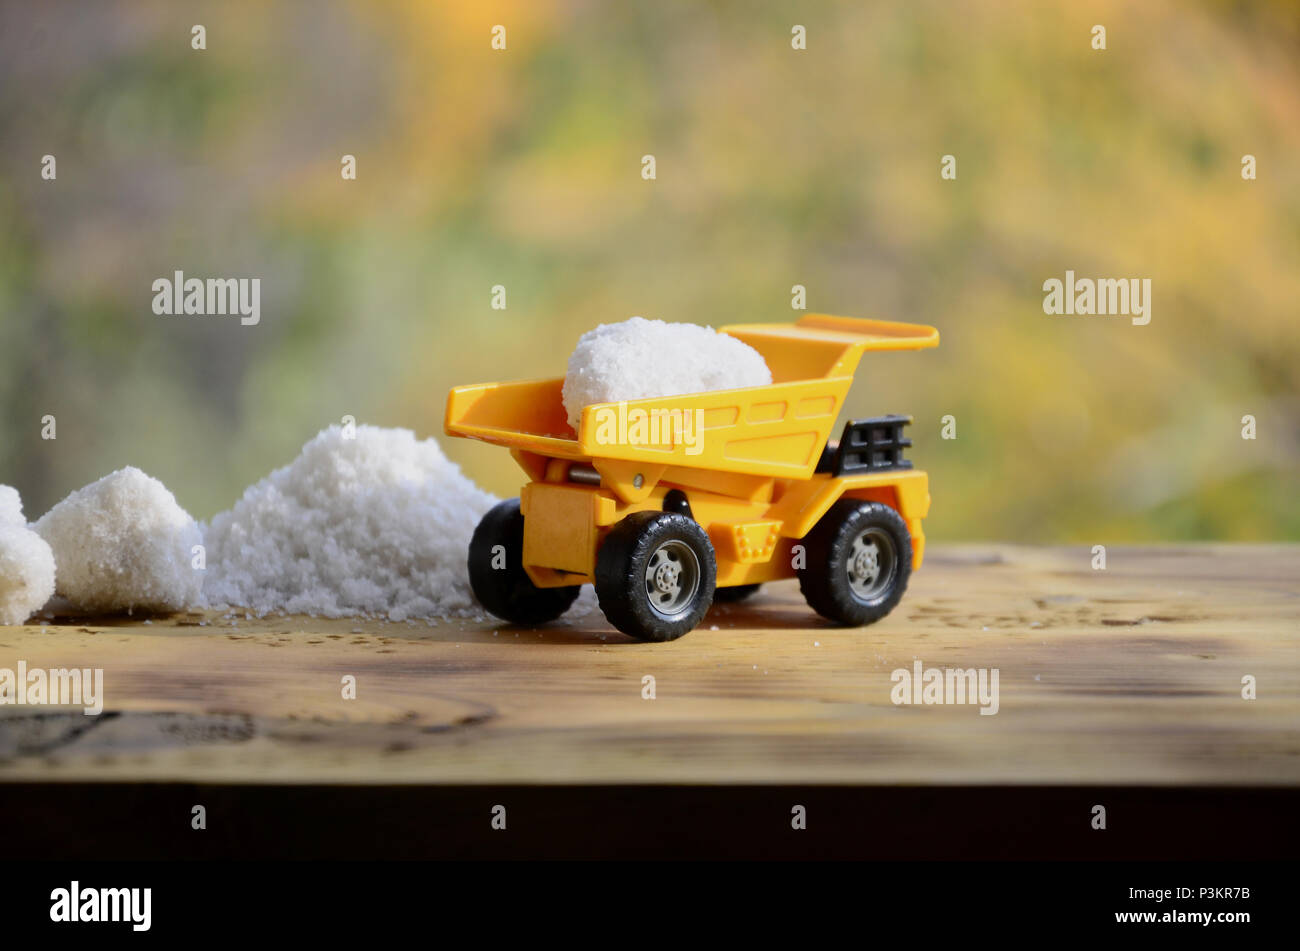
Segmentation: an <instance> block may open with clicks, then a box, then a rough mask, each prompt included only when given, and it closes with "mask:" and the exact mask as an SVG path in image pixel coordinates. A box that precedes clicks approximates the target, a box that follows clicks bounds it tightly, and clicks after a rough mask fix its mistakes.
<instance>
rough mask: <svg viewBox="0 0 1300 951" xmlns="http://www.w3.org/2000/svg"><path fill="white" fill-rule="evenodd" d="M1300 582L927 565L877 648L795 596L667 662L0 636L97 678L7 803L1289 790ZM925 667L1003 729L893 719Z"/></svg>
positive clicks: (590, 621) (291, 620)
mask: <svg viewBox="0 0 1300 951" xmlns="http://www.w3.org/2000/svg"><path fill="white" fill-rule="evenodd" d="M1298 579H1300V546H1223V545H1198V546H1189V547H1151V548H1111V549H1110V550H1109V552H1108V568H1107V570H1104V571H1094V570H1092V567H1091V553H1090V551H1089V549H1088V548H1087V547H1086V546H1081V547H1079V548H1029V547H1017V546H1012V545H1000V544H999V545H982V546H948V547H944V546H935V547H934V548H933V549H932V550H931V551H930V553H929V555H928V558H927V562H926V564H925V566H924V568H923V569H922V570H921V571H920V572H919V573H918V574H917V575H915V576H914V577H913V579H912V585H911V588H910V590H909V592H908V594H907V596H906V597H905V599H904V601H903V603H902V604H901V605H900V607H899V608H898V609H896V610H895V612H894V613H893V614H892V615H891V616H890V617H888V618H886V619H885V620H884V621H883V622H881V623H878V624H876V625H874V626H871V627H868V628H862V629H856V630H846V629H837V628H832V627H829V626H825V625H823V624H822V623H820V621H819V619H817V618H816V616H815V615H813V614H812V613H811V612H810V611H809V610H808V609H807V608H806V607H805V606H804V604H803V601H802V599H801V597H800V595H799V591H798V587H797V585H795V584H794V583H792V582H790V583H782V584H778V585H770V586H767V587H766V588H764V590H763V591H762V592H760V594H759V595H758V596H757V597H756V598H754V599H753V600H752V601H751V602H747V603H745V604H743V605H730V606H718V607H716V608H714V610H713V612H712V613H711V614H710V615H709V617H708V618H707V619H706V621H705V623H704V625H703V626H702V627H701V628H700V629H699V630H697V631H695V632H693V633H691V634H688V635H687V636H686V637H684V638H682V639H681V640H678V641H675V642H672V643H668V644H641V643H636V642H634V641H631V640H630V639H628V638H625V637H623V636H622V635H620V634H617V633H616V632H613V631H612V630H610V629H609V628H608V627H607V626H606V625H605V624H604V621H603V619H602V618H601V617H600V615H599V613H597V612H594V611H592V612H588V613H587V614H586V615H585V616H582V617H579V618H576V619H573V620H570V621H568V622H567V623H564V624H559V625H555V626H552V627H548V628H544V629H540V630H518V629H512V628H508V627H504V626H502V625H500V624H494V623H492V622H491V621H490V620H489V621H486V622H473V621H464V622H452V623H443V624H439V625H437V626H430V625H428V624H426V623H424V622H417V623H414V624H407V623H388V622H382V621H369V620H356V619H343V620H319V619H313V618H308V617H301V616H294V617H268V618H265V619H262V620H256V619H254V620H247V619H244V618H243V617H242V616H241V617H240V618H238V619H235V620H233V621H232V620H230V619H226V618H223V617H222V616H221V615H220V614H219V613H202V614H201V613H191V614H185V615H176V616H172V617H169V618H155V619H152V620H151V621H150V623H147V624H146V623H143V622H142V620H141V619H140V618H93V619H92V618H56V619H55V621H53V622H50V623H48V624H46V625H44V626H42V625H40V624H39V622H34V623H28V624H27V625H24V626H21V627H0V667H8V668H11V669H16V667H17V664H18V661H19V660H23V661H26V663H27V665H28V668H29V669H30V668H34V667H45V668H49V667H72V666H76V667H92V668H94V667H101V668H103V669H104V680H105V694H106V705H105V714H104V715H103V716H101V717H98V718H92V717H86V716H84V715H83V714H82V713H81V712H80V711H79V710H75V711H68V710H67V709H66V708H49V707H43V708H38V707H30V706H21V707H20V706H0V780H26V781H82V780H99V781H119V780H120V781H150V780H181V781H195V782H236V783H239V782H251V783H296V782H332V783H362V784H367V783H408V782H410V783H429V782H432V783H444V782H445V783H465V782H468V783H480V782H482V783H532V782H543V783H551V782H557V783H558V782H569V783H615V782H618V783H643V782H652V783H653V782H669V783H864V784H894V783H924V784H972V783H974V784H983V783H1011V784H1021V783H1026V784H1028V783H1042V784H1179V785H1183V784H1193V785H1195V784H1214V785H1222V784H1226V785H1252V786H1258V785H1264V786H1296V785H1300V730H1298V728H1300V652H1297V650H1296V644H1297V634H1298V632H1300V623H1298V622H1300V580H1298ZM580 604H581V602H580ZM202 622H206V624H204V623H202ZM714 627H716V628H717V629H716V630H714V629H713V628H714ZM915 660H920V661H921V662H922V663H923V664H924V665H925V666H926V667H927V668H928V667H959V668H971V667H974V668H997V669H998V670H999V676H1000V709H999V712H998V713H997V714H996V715H994V716H981V715H979V708H978V707H977V706H969V705H966V706H959V705H947V706H923V705H922V706H900V705H895V704H894V703H892V702H891V699H890V693H891V688H892V686H893V684H892V683H891V679H890V674H891V672H892V671H893V670H895V669H896V668H908V669H910V668H911V667H912V665H913V662H914V661H915ZM348 674H351V675H354V676H355V677H356V679H357V699H355V700H345V699H343V698H342V688H341V679H342V678H343V677H344V676H345V675H348ZM647 675H649V676H653V677H654V678H655V693H656V697H655V699H653V700H649V699H643V697H642V678H643V677H645V676H647ZM1245 675H1251V676H1253V677H1255V678H1256V680H1257V684H1258V686H1257V691H1258V698H1257V699H1255V700H1245V699H1243V698H1242V695H1241V694H1242V678H1243V676H1245Z"/></svg>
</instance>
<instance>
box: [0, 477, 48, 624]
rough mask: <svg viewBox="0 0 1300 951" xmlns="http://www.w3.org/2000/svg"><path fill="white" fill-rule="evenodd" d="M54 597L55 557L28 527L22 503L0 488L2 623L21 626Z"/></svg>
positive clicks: (13, 492)
mask: <svg viewBox="0 0 1300 951" xmlns="http://www.w3.org/2000/svg"><path fill="white" fill-rule="evenodd" d="M53 594H54V554H53V552H51V551H50V546H49V545H47V544H46V543H45V540H44V539H42V538H41V536H39V535H37V534H36V533H35V532H33V531H32V530H31V529H29V528H28V527H27V520H26V519H24V518H23V503H22V499H20V498H19V497H18V491H17V490H16V489H14V488H13V487H12V486H8V485H0V624H22V623H23V622H24V621H26V620H27V619H28V618H29V617H31V615H32V614H33V613H34V612H36V611H39V610H40V609H41V606H42V605H44V604H45V602H46V601H48V600H49V599H50V596H51V595H53Z"/></svg>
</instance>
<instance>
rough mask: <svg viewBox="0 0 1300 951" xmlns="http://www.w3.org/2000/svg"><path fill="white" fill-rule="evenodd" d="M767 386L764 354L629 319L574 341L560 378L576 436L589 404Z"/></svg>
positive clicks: (725, 339) (704, 331)
mask: <svg viewBox="0 0 1300 951" xmlns="http://www.w3.org/2000/svg"><path fill="white" fill-rule="evenodd" d="M771 382H772V373H771V371H770V370H769V369H768V367H767V363H766V362H765V361H764V360H763V357H762V355H761V354H760V353H759V352H758V351H757V350H755V349H754V348H753V347H751V346H749V344H747V343H742V342H741V341H739V340H737V339H736V338H735V337H729V336H727V335H726V334H723V333H718V332H717V331H716V330H714V329H713V328H712V327H701V326H699V325H697V324H670V323H665V322H664V321H662V320H646V319H644V318H642V317H633V318H632V319H631V320H625V321H622V322H620V323H616V324H601V325H600V326H599V327H597V328H596V329H595V330H591V331H588V332H587V333H585V334H583V335H582V337H581V338H580V339H579V340H578V346H577V347H576V348H575V349H574V351H573V355H572V356H570V357H569V368H568V372H567V373H566V374H565V377H564V390H563V397H564V409H565V411H566V412H567V413H568V415H569V425H570V426H572V427H573V431H574V432H577V431H578V426H579V424H580V422H581V420H582V409H583V407H584V406H590V405H591V404H592V403H613V402H618V401H619V400H635V399H643V398H645V397H654V396H677V395H678V394H682V393H703V392H706V391H709V390H731V389H737V388H739V387H743V386H765V385H766V384H768V383H771Z"/></svg>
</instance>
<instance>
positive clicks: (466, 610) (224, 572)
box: [204, 426, 497, 621]
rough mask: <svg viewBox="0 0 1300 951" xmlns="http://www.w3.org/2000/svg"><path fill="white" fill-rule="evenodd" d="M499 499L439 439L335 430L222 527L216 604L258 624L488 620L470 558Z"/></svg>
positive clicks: (212, 569)
mask: <svg viewBox="0 0 1300 951" xmlns="http://www.w3.org/2000/svg"><path fill="white" fill-rule="evenodd" d="M496 501H497V500H496V498H495V497H494V496H492V495H489V494H488V493H487V492H484V491H483V490H482V489H479V488H478V487H477V486H475V485H474V483H472V482H470V481H469V479H467V478H466V477H465V476H464V475H462V474H461V472H460V468H459V467H458V466H457V465H455V464H454V463H453V462H451V461H450V460H448V459H447V457H446V456H444V455H443V453H442V449H441V448H439V446H438V443H437V442H436V441H434V440H433V439H425V440H417V439H416V438H415V434H414V433H412V432H411V431H410V430H407V429H381V428H379V427H375V426H358V427H356V429H355V432H354V433H353V432H350V431H347V430H344V429H341V428H340V427H338V426H332V427H330V428H329V429H326V430H324V431H323V432H321V433H320V434H319V435H317V436H316V437H315V438H314V439H312V440H311V441H310V442H308V443H307V444H306V445H305V446H304V447H303V449H302V453H301V454H300V455H299V456H298V458H297V459H295V460H294V461H293V462H292V463H290V464H289V465H287V466H285V467H284V468H281V469H277V470H276V471H275V472H272V473H271V474H270V475H269V476H267V477H266V478H265V479H263V480H262V481H260V482H258V483H257V484H256V485H253V486H251V487H250V488H249V489H248V490H247V491H245V492H244V495H243V498H241V499H240V500H239V501H238V502H237V503H235V506H234V508H232V509H231V510H230V511H228V512H223V513H221V514H220V515H218V516H216V517H215V518H214V519H213V520H212V524H211V526H210V527H209V528H208V531H207V536H206V543H207V554H208V570H207V575H208V577H207V580H206V582H205V586H204V596H205V598H206V599H207V601H208V603H209V604H210V605H213V606H218V605H222V604H225V605H237V606H239V607H243V608H248V609H251V610H252V611H254V612H256V613H258V614H266V613H269V612H273V611H274V612H285V613H290V614H311V615H323V616H325V617H343V616H350V615H380V614H383V615H387V616H388V617H389V618H390V619H391V620H394V621H401V620H405V619H407V618H416V617H421V618H424V617H451V616H467V615H472V614H477V613H478V611H479V609H478V608H477V607H476V605H475V602H474V598H473V595H472V594H471V593H470V589H469V577H468V572H467V569H466V564H465V557H466V553H467V551H468V548H469V539H470V535H471V534H473V532H474V528H475V526H476V525H477V524H478V521H479V519H480V518H481V517H482V515H483V513H484V512H485V511H487V509H488V508H489V507H491V506H492V504H493V503H495V502H496Z"/></svg>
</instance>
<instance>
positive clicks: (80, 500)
mask: <svg viewBox="0 0 1300 951" xmlns="http://www.w3.org/2000/svg"><path fill="white" fill-rule="evenodd" d="M33 528H34V529H35V530H36V531H37V532H38V533H39V534H40V535H41V537H42V538H44V539H45V540H46V541H47V542H49V545H50V548H51V549H52V550H53V551H54V562H55V564H56V565H57V566H58V593H59V594H61V595H63V596H64V597H65V598H67V599H68V600H69V601H71V602H72V603H73V604H74V605H76V606H77V607H79V608H81V609H82V610H86V611H100V612H105V613H114V612H118V611H130V610H133V609H136V608H138V609H141V610H145V611H177V610H181V609H183V608H187V607H191V606H195V605H198V604H199V603H200V598H201V597H202V587H203V573H202V572H201V571H199V570H197V569H195V568H194V567H193V566H192V564H193V563H192V559H193V557H194V553H193V549H194V546H196V545H198V544H200V543H201V542H202V535H201V533H200V531H199V527H198V525H197V524H196V523H195V521H194V519H192V518H190V516H189V513H187V512H186V511H185V510H184V509H183V508H181V507H180V506H179V505H178V504H177V503H176V497H175V496H174V495H172V494H171V492H170V491H168V489H167V487H166V486H165V485H163V484H162V483H161V482H159V481H158V480H157V479H154V478H151V477H149V476H147V475H145V474H144V473H143V472H141V471H140V470H139V469H136V468H135V467H133V466H127V467H126V468H125V469H119V470H117V471H116V472H113V473H111V474H109V475H106V476H104V478H102V479H100V480H99V481H98V482H92V483H91V484H90V485H88V486H86V487H85V488H82V489H78V490H77V491H76V492H73V493H72V494H71V495H69V496H68V497H67V498H66V499H64V500H63V501H62V502H60V503H59V504H58V505H56V506H54V508H52V509H50V510H49V511H48V512H46V513H45V515H44V516H42V517H41V519H40V521H38V522H37V523H36V524H35V525H34V526H33Z"/></svg>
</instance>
